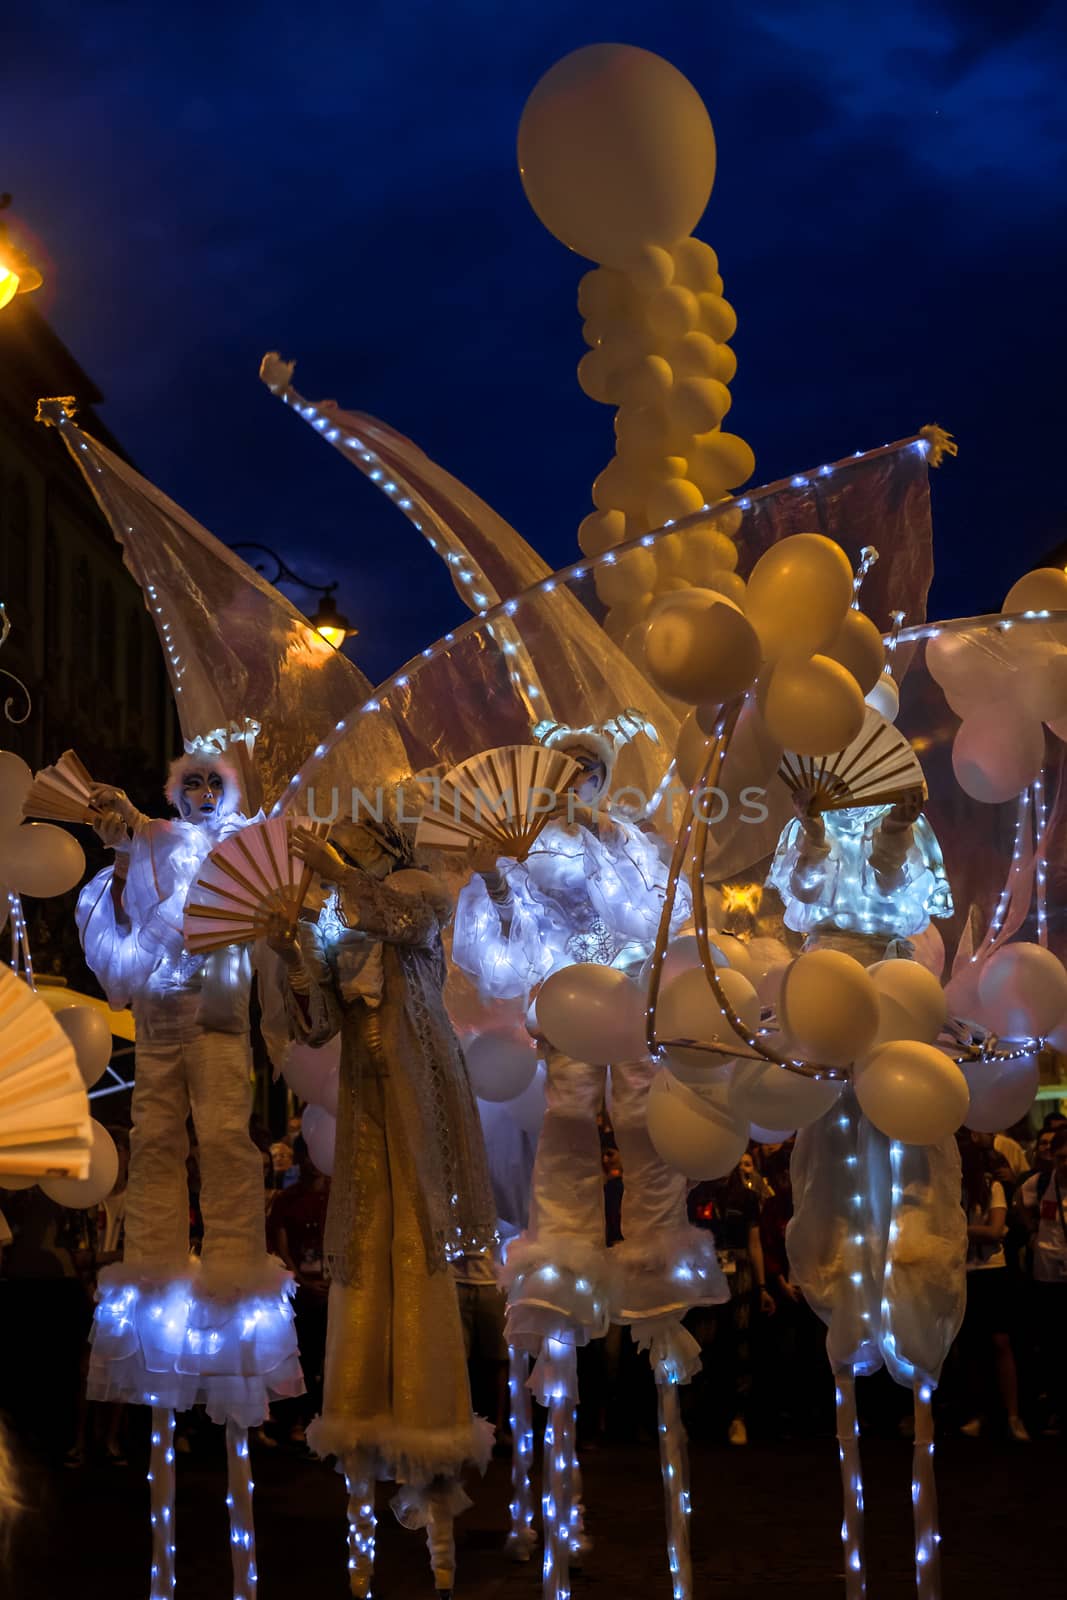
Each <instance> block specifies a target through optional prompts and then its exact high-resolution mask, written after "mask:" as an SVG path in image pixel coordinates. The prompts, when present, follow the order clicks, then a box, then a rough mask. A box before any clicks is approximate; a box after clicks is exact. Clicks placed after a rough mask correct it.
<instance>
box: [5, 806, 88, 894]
mask: <svg viewBox="0 0 1067 1600" xmlns="http://www.w3.org/2000/svg"><path fill="white" fill-rule="evenodd" d="M84 871H85V852H84V851H83V849H82V847H81V845H80V844H79V843H78V841H77V839H75V838H74V837H73V836H72V835H71V834H69V833H67V832H66V830H65V829H63V828H57V827H55V826H54V825H53V824H52V823H51V822H25V823H23V825H22V827H21V828H13V829H11V830H10V831H9V832H7V833H6V834H4V835H3V837H2V838H0V874H2V876H3V880H4V882H5V883H6V884H7V887H8V888H9V889H13V890H14V891H15V893H16V894H25V895H29V896H31V898H34V899H41V900H46V899H48V898H49V897H50V896H51V895H54V894H66V892H67V890H68V889H73V888H74V885H75V884H76V883H77V882H78V880H79V879H80V878H81V876H82V874H83V873H84Z"/></svg>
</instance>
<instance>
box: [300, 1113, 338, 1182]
mask: <svg viewBox="0 0 1067 1600" xmlns="http://www.w3.org/2000/svg"><path fill="white" fill-rule="evenodd" d="M300 1131H301V1133H302V1134H303V1135H304V1143H305V1144H306V1145H307V1147H308V1155H309V1156H310V1157H311V1159H312V1161H313V1162H314V1163H315V1165H316V1166H317V1167H318V1169H319V1171H320V1172H324V1173H325V1174H326V1176H327V1177H330V1176H331V1174H332V1173H333V1167H334V1157H335V1155H336V1150H337V1119H336V1118H335V1117H331V1116H330V1113H329V1112H328V1111H326V1110H324V1108H323V1107H322V1106H308V1108H307V1110H306V1111H305V1112H304V1115H303V1117H302V1118H301V1128H300Z"/></svg>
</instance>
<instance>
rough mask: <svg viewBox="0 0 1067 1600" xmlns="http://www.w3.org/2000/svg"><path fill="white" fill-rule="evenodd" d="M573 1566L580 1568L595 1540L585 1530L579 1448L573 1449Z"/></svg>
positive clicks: (571, 1539)
mask: <svg viewBox="0 0 1067 1600" xmlns="http://www.w3.org/2000/svg"><path fill="white" fill-rule="evenodd" d="M569 1543H570V1547H571V1567H572V1568H573V1569H574V1570H576V1571H577V1570H579V1569H580V1568H581V1565H582V1561H583V1560H584V1558H585V1557H586V1556H587V1555H588V1554H589V1552H590V1550H592V1548H593V1541H592V1539H590V1537H589V1535H588V1534H587V1533H586V1531H585V1506H584V1505H583V1504H582V1469H581V1467H580V1466H579V1465H578V1451H577V1448H574V1449H572V1451H571V1533H570V1540H569Z"/></svg>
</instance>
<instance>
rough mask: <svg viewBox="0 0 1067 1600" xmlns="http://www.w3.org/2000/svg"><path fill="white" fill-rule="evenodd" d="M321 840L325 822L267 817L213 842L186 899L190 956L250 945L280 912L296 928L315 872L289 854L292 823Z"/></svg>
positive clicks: (186, 938)
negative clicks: (211, 848) (226, 947)
mask: <svg viewBox="0 0 1067 1600" xmlns="http://www.w3.org/2000/svg"><path fill="white" fill-rule="evenodd" d="M298 825H303V826H304V827H305V828H310V830H311V831H312V832H313V833H315V834H316V835H317V836H318V837H319V838H322V837H323V836H324V835H325V833H326V831H327V825H326V824H325V823H315V822H308V821H307V820H306V819H304V818H295V819H294V818H289V817H269V818H268V819H267V820H266V821H265V822H250V823H249V824H248V826H247V827H246V828H241V829H240V830H239V831H238V832H237V833H231V834H230V836H229V838H227V839H224V840H223V841H222V843H221V844H220V845H217V846H216V848H215V849H214V850H212V852H211V854H210V855H209V856H208V858H207V860H206V861H205V862H204V865H203V866H202V867H201V869H200V876H199V877H198V878H197V880H196V882H195V883H194V885H193V887H192V889H191V890H190V891H189V897H188V899H187V900H186V902H185V919H184V938H185V947H186V949H187V950H189V951H190V952H191V954H193V955H203V954H206V953H207V952H208V951H210V950H221V949H223V947H224V946H226V945H228V944H250V943H251V942H252V940H253V939H258V938H260V937H261V936H262V935H263V934H264V933H265V932H266V930H267V924H268V922H269V921H270V919H271V918H272V917H273V916H275V915H277V914H278V913H280V914H281V915H282V916H283V917H284V918H285V920H286V923H287V924H288V925H289V926H291V927H293V928H295V927H296V922H297V918H298V917H299V915H300V908H301V906H302V905H303V904H304V901H305V899H306V898H307V893H308V890H309V889H310V888H311V880H312V878H313V877H314V873H313V872H312V870H311V868H310V867H309V866H308V865H307V864H306V862H303V861H301V860H300V857H299V856H296V855H294V854H293V853H292V833H293V829H294V827H296V826H298Z"/></svg>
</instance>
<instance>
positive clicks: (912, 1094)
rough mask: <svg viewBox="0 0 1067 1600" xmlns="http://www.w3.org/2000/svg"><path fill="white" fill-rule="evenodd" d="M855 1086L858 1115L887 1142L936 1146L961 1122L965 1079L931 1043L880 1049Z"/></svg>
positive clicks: (890, 1045)
mask: <svg viewBox="0 0 1067 1600" xmlns="http://www.w3.org/2000/svg"><path fill="white" fill-rule="evenodd" d="M855 1081H856V1098H857V1100H858V1101H859V1104H860V1109H861V1111H862V1112H863V1114H864V1116H866V1117H868V1118H869V1119H870V1121H871V1122H873V1123H874V1125H875V1127H876V1128H878V1129H879V1130H880V1132H882V1133H884V1134H885V1136H886V1138H887V1139H899V1140H900V1142H901V1143H902V1144H937V1143H938V1142H939V1140H941V1139H944V1138H946V1137H947V1136H948V1135H949V1134H950V1133H954V1132H955V1130H956V1129H957V1128H959V1127H960V1126H961V1125H962V1124H963V1123H964V1122H965V1120H966V1117H967V1106H968V1101H969V1095H968V1092H967V1080H966V1079H965V1078H964V1076H963V1073H962V1072H961V1071H960V1069H959V1067H957V1066H956V1065H955V1063H954V1062H952V1061H950V1060H949V1058H948V1056H946V1055H944V1054H943V1053H942V1052H941V1051H940V1050H938V1049H936V1048H935V1047H934V1046H933V1045H932V1044H922V1043H920V1042H918V1041H917V1040H908V1039H900V1040H893V1041H892V1042H891V1043H888V1044H880V1045H878V1046H877V1048H876V1049H874V1050H872V1051H871V1054H870V1056H869V1058H868V1059H867V1060H866V1061H865V1062H864V1065H863V1071H862V1072H861V1073H859V1074H858V1076H857V1077H856V1080H855Z"/></svg>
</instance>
